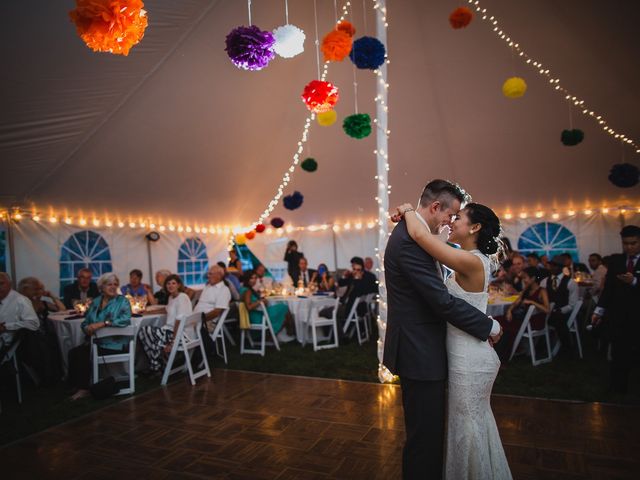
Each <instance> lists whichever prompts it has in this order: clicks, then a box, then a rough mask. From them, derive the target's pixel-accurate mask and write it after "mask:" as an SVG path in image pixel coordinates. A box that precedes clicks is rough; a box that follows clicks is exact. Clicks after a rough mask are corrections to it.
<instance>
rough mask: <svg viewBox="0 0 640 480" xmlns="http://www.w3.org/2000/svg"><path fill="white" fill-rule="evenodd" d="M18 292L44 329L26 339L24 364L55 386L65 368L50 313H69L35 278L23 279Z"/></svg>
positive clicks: (44, 381) (23, 351) (21, 356)
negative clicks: (25, 299)
mask: <svg viewBox="0 0 640 480" xmlns="http://www.w3.org/2000/svg"><path fill="white" fill-rule="evenodd" d="M18 291H19V292H20V293H21V294H22V295H24V296H25V297H27V298H28V299H30V300H31V305H32V306H33V309H34V311H35V312H36V315H37V316H38V319H39V320H40V328H39V329H38V330H37V331H36V332H33V333H32V334H31V333H30V334H29V335H26V336H25V337H24V338H23V339H22V344H21V345H20V349H19V354H20V361H22V362H24V363H25V364H26V365H28V366H29V367H31V368H33V369H34V370H35V372H36V373H37V374H38V377H39V379H40V380H41V381H42V382H43V383H44V384H45V385H53V384H55V383H56V382H58V380H60V378H61V377H62V366H61V364H60V347H59V346H58V338H57V336H56V333H55V331H54V330H53V327H52V325H50V323H49V321H48V317H49V312H58V311H62V310H65V306H64V304H63V303H62V302H61V301H60V299H58V298H56V297H55V296H54V295H53V294H51V292H48V291H46V290H45V288H44V285H43V283H42V282H41V281H40V280H38V279H37V278H35V277H26V278H23V279H22V280H20V283H19V284H18Z"/></svg>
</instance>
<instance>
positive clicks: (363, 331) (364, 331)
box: [342, 295, 369, 345]
mask: <svg viewBox="0 0 640 480" xmlns="http://www.w3.org/2000/svg"><path fill="white" fill-rule="evenodd" d="M361 302H367V295H362V296H360V297H357V298H356V299H355V301H354V302H353V305H352V306H351V310H350V311H349V315H348V316H347V319H346V321H345V322H344V327H342V331H343V332H344V333H345V334H346V333H347V330H349V328H350V327H351V326H352V325H353V326H354V330H355V332H356V335H357V337H358V343H359V344H360V345H362V344H363V343H364V342H366V341H368V340H369V325H368V323H367V317H368V311H369V304H368V303H366V306H367V313H366V314H365V315H364V316H360V315H358V305H359V304H360V303H361ZM360 323H362V328H361V327H360Z"/></svg>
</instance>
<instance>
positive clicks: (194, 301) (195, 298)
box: [191, 289, 202, 308]
mask: <svg viewBox="0 0 640 480" xmlns="http://www.w3.org/2000/svg"><path fill="white" fill-rule="evenodd" d="M200 295H202V289H200V290H195V293H194V295H193V298H192V299H191V308H196V304H197V303H198V301H199V300H200Z"/></svg>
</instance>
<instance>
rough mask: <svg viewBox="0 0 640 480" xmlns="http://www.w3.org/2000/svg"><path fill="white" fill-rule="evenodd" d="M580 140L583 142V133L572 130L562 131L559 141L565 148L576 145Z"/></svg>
mask: <svg viewBox="0 0 640 480" xmlns="http://www.w3.org/2000/svg"><path fill="white" fill-rule="evenodd" d="M582 140H584V132H583V131H582V130H578V129H577V128H574V129H573V130H563V131H562V135H561V136H560V141H561V142H562V144H563V145H566V146H567V147H573V146H574V145H578V144H579V143H580V142H582Z"/></svg>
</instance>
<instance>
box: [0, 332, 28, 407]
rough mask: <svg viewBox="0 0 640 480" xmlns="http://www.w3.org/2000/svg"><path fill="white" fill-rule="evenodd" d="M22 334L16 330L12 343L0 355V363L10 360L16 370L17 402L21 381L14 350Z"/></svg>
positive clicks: (20, 393)
mask: <svg viewBox="0 0 640 480" xmlns="http://www.w3.org/2000/svg"><path fill="white" fill-rule="evenodd" d="M22 336H23V333H22V332H21V331H18V332H17V333H16V335H15V337H14V338H13V343H11V345H9V347H8V348H7V349H6V350H5V351H4V352H3V355H2V357H0V365H4V364H5V363H9V362H11V363H12V364H13V369H14V370H15V371H16V394H17V396H18V403H22V383H21V381H20V369H19V368H18V354H17V353H16V351H17V350H18V347H19V346H20V343H22ZM0 407H1V405H0ZM0 412H2V408H0Z"/></svg>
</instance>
